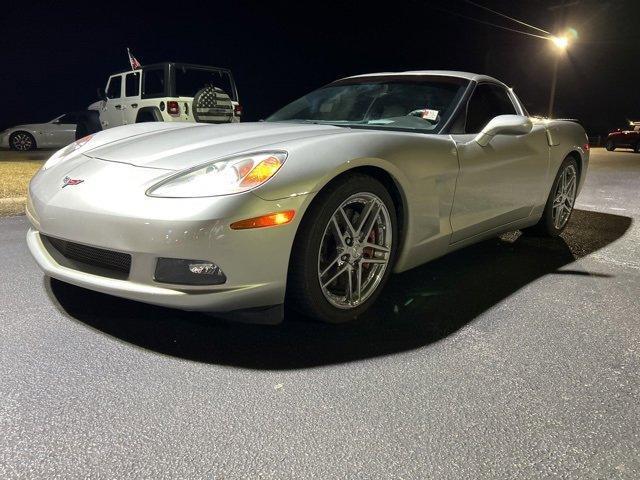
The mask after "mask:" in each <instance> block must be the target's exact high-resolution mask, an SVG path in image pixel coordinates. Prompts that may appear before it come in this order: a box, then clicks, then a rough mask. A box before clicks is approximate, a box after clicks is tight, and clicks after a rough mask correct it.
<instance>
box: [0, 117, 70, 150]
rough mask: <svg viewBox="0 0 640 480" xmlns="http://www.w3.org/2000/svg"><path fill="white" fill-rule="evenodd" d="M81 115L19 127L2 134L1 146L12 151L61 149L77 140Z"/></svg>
mask: <svg viewBox="0 0 640 480" xmlns="http://www.w3.org/2000/svg"><path fill="white" fill-rule="evenodd" d="M78 115H81V114H80V113H67V114H65V115H60V116H59V117H56V118H54V119H53V120H51V121H49V122H46V123H29V124H25V125H17V126H15V127H12V128H8V129H6V130H5V131H3V132H0V146H1V147H3V148H11V149H12V150H34V149H36V148H60V147H64V146H66V145H69V144H70V143H73V142H74V141H75V139H76V125H77V124H78Z"/></svg>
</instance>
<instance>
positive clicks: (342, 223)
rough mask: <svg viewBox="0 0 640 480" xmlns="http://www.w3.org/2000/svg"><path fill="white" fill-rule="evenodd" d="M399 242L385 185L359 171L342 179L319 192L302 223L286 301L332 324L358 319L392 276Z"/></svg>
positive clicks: (309, 314)
mask: <svg viewBox="0 0 640 480" xmlns="http://www.w3.org/2000/svg"><path fill="white" fill-rule="evenodd" d="M347 219H348V220H349V222H347ZM351 228H353V230H351ZM398 244H399V238H398V226H397V218H396V211H395V207H394V204H393V200H392V199H391V195H390V194H389V192H388V191H387V189H386V188H385V187H384V186H383V185H382V184H381V183H380V182H379V181H378V180H376V179H374V178H372V177H370V176H368V175H364V174H360V173H356V174H352V175H349V176H346V177H343V178H340V179H338V180H337V181H335V183H333V184H330V185H329V186H328V187H327V188H325V189H324V190H323V191H321V192H320V193H319V194H318V197H317V198H316V199H315V200H314V202H313V203H312V205H311V206H310V207H309V210H308V211H307V213H306V214H305V217H304V219H303V220H302V222H301V224H300V226H299V227H298V233H297V235H296V239H295V242H294V245H293V250H292V254H291V261H290V264H289V275H288V281H287V306H288V307H291V308H292V309H294V310H296V311H298V312H300V313H302V314H304V315H308V316H310V317H313V318H315V319H318V320H322V321H325V322H329V323H343V322H347V321H349V320H353V319H355V318H357V317H358V316H359V315H361V314H362V313H364V312H365V311H366V310H367V309H368V308H369V307H370V306H371V305H372V304H373V303H374V302H375V300H376V298H377V297H378V295H379V294H380V292H381V291H382V289H383V288H384V285H385V284H386V282H387V280H388V279H389V276H390V274H391V270H392V268H393V263H394V260H395V255H396V251H397V246H398Z"/></svg>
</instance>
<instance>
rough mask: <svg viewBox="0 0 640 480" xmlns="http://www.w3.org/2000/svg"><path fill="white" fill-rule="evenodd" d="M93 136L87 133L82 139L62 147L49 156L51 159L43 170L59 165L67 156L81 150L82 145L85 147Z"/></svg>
mask: <svg viewBox="0 0 640 480" xmlns="http://www.w3.org/2000/svg"><path fill="white" fill-rule="evenodd" d="M92 138H93V135H87V136H86V137H82V138H81V139H80V140H76V141H75V142H73V143H72V144H71V145H67V146H66V147H64V148H61V149H60V150H58V151H57V152H56V153H54V154H53V155H51V157H49V160H47V161H46V162H45V164H44V165H43V166H42V170H46V169H47V168H51V167H53V166H55V165H57V164H58V163H60V162H61V161H62V160H64V159H65V158H66V157H68V156H69V155H71V154H72V153H74V152H76V151H78V150H80V149H81V148H82V147H84V146H85V145H86V144H87V143H89V141H90V140H91V139H92Z"/></svg>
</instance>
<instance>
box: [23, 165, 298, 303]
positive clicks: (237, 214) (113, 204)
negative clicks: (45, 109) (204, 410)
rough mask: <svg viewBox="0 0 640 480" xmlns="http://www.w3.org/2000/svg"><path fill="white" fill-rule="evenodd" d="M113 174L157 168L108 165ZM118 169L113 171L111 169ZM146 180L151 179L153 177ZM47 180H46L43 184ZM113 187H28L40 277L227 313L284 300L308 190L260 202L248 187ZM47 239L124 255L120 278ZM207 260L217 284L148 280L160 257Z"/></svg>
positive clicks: (148, 300) (32, 244)
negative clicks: (274, 222) (271, 217)
mask: <svg viewBox="0 0 640 480" xmlns="http://www.w3.org/2000/svg"><path fill="white" fill-rule="evenodd" d="M110 169H111V170H114V172H113V174H114V175H116V176H119V175H120V176H121V175H124V178H127V179H128V181H131V182H133V181H135V180H134V177H135V176H136V175H145V174H146V175H150V176H153V177H154V179H155V178H156V177H157V176H158V172H157V171H155V172H149V170H150V169H144V168H139V167H132V166H129V165H111V166H110ZM118 170H120V172H118ZM150 181H155V180H153V179H151V178H150ZM49 183H50V182H49ZM135 191H136V192H142V193H136V194H128V193H123V192H119V194H116V193H113V192H112V194H111V195H106V196H105V193H104V192H102V191H100V189H99V188H98V187H97V186H95V185H94V186H91V185H89V181H88V180H87V182H85V183H82V184H80V185H77V186H74V187H68V188H64V189H62V188H60V186H59V185H58V184H57V183H56V184H55V186H52V185H46V184H43V180H40V179H38V178H36V179H35V180H34V181H33V182H32V184H31V186H30V189H29V198H28V202H27V216H28V218H29V220H30V221H31V223H32V225H33V228H32V229H30V230H29V232H28V234H27V243H28V246H29V250H30V251H31V253H32V255H33V257H34V258H35V260H36V262H37V263H38V265H39V266H40V267H41V268H42V269H43V270H44V271H45V272H46V273H47V275H49V276H51V277H53V278H57V279H60V280H63V281H65V282H68V283H71V284H74V285H77V286H80V287H84V288H88V289H91V290H96V291H99V292H102V293H106V294H110V295H115V296H119V297H123V298H128V299H131V300H137V301H141V302H145V303H150V304H154V305H161V306H167V307H174V308H180V309H184V310H199V311H209V312H231V311H236V310H246V309H253V308H259V307H267V306H273V305H279V304H282V303H283V302H284V294H285V288H286V278H287V270H288V265H289V257H290V252H291V247H292V245H293V239H294V236H295V232H296V230H297V226H298V223H299V221H300V218H301V216H302V212H301V209H302V208H303V206H304V204H305V202H306V196H305V195H300V196H297V197H292V198H287V199H284V200H278V201H267V200H263V199H261V198H259V197H258V196H256V195H254V194H252V193H246V194H241V195H232V196H227V197H214V198H205V199H203V198H193V199H166V198H152V197H147V196H145V195H144V191H145V189H144V188H136V189H135ZM290 209H291V210H295V211H296V217H295V218H294V220H293V221H292V222H291V223H289V224H286V225H282V226H277V227H267V228H258V229H252V230H232V229H231V228H230V227H229V225H230V224H231V223H232V222H234V221H237V220H241V219H244V218H251V217H255V216H259V215H263V214H266V213H270V212H274V211H281V210H290ZM45 236H49V237H54V238H57V239H61V240H66V241H70V242H74V243H78V244H83V245H87V246H91V247H97V248H101V249H107V250H113V251H116V252H123V253H127V254H129V255H131V268H130V271H129V274H128V276H127V277H126V278H114V277H112V276H109V275H105V274H103V272H102V271H100V270H99V269H94V270H92V269H91V268H79V267H78V264H77V262H73V261H70V260H69V259H67V258H65V257H64V256H62V255H60V254H59V252H56V251H54V250H52V248H51V245H50V244H49V242H48V240H47V239H46V238H44V237H45ZM160 257H164V258H178V259H197V260H206V261H211V262H214V263H215V264H217V265H218V266H219V267H220V268H221V269H222V271H223V272H224V273H225V275H226V277H227V281H226V282H225V283H224V284H221V285H211V286H209V285H206V286H202V285H199V286H191V285H188V286H187V285H171V284H164V283H159V282H156V281H155V280H154V274H155V269H156V264H157V259H158V258H160Z"/></svg>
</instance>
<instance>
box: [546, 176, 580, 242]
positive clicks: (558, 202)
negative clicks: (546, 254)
mask: <svg viewBox="0 0 640 480" xmlns="http://www.w3.org/2000/svg"><path fill="white" fill-rule="evenodd" d="M577 183H578V175H577V172H576V168H575V167H574V166H573V165H567V166H566V167H565V169H564V170H563V171H562V173H561V174H560V180H559V181H558V186H557V187H556V191H555V196H554V198H553V209H552V214H553V226H554V227H555V228H556V229H558V230H560V229H562V228H563V227H564V226H565V224H566V223H567V221H568V220H569V217H570V216H571V211H572V210H573V204H574V203H575V201H576V191H577Z"/></svg>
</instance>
